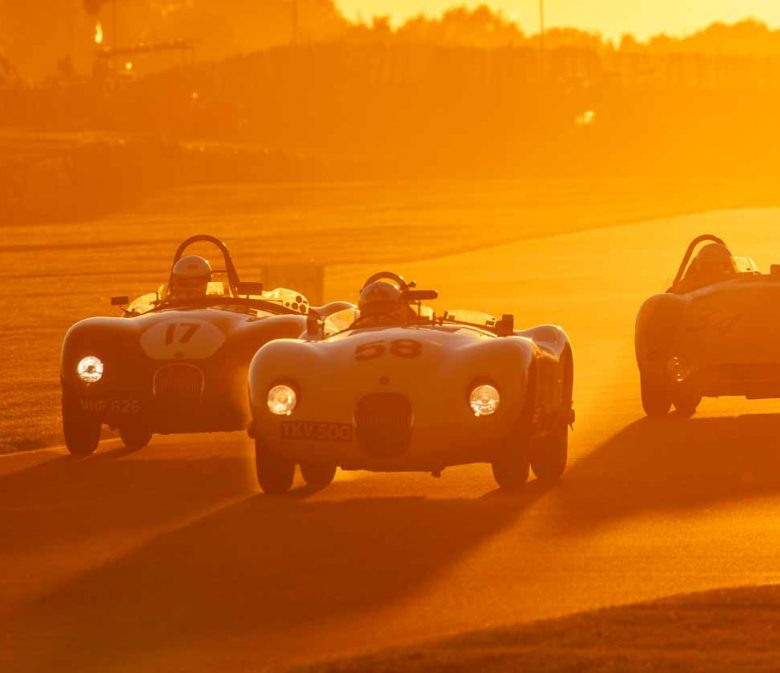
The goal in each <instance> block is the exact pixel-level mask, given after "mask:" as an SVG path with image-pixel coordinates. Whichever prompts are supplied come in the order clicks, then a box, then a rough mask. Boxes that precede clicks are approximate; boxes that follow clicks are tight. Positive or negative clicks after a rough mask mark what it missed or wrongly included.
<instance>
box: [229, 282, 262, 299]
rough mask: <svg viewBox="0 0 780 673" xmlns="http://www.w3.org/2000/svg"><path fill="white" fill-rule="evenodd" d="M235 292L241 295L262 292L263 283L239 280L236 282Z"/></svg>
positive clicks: (246, 295)
mask: <svg viewBox="0 0 780 673" xmlns="http://www.w3.org/2000/svg"><path fill="white" fill-rule="evenodd" d="M236 292H237V293H238V294H239V295H241V296H243V297H248V296H250V295H259V294H263V284H262V283H251V282H247V283H245V282H243V281H241V282H238V283H236Z"/></svg>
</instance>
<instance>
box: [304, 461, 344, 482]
mask: <svg viewBox="0 0 780 673" xmlns="http://www.w3.org/2000/svg"><path fill="white" fill-rule="evenodd" d="M301 476H302V477H303V480H304V481H305V482H306V483H307V484H308V485H309V486H319V487H324V486H327V485H328V484H330V483H331V482H332V481H333V477H335V476H336V466H335V465H323V464H322V463H301Z"/></svg>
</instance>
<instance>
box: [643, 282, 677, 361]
mask: <svg viewBox="0 0 780 673" xmlns="http://www.w3.org/2000/svg"><path fill="white" fill-rule="evenodd" d="M685 307H686V300H685V299H684V298H683V297H680V296H679V295H675V294H658V295H655V296H653V297H650V299H648V300H647V301H646V302H645V303H644V304H643V305H642V307H641V308H640V309H639V313H638V314H637V318H636V326H635V332H634V346H635V351H636V360H637V364H638V365H639V369H640V371H642V372H646V373H653V372H655V371H656V370H659V368H663V366H664V363H665V362H666V361H667V360H668V358H669V357H671V356H672V355H673V354H674V349H675V344H676V343H677V340H678V334H679V329H680V324H681V323H682V318H683V314H684V312H685Z"/></svg>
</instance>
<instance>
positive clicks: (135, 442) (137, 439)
mask: <svg viewBox="0 0 780 673" xmlns="http://www.w3.org/2000/svg"><path fill="white" fill-rule="evenodd" d="M119 437H120V438H121V439H122V442H123V444H124V445H125V446H126V447H127V448H128V449H130V450H131V451H137V450H138V449H143V448H144V447H145V446H146V445H147V444H148V443H149V442H150V441H151V440H152V433H151V432H149V430H147V429H146V428H145V427H144V426H143V425H120V426H119Z"/></svg>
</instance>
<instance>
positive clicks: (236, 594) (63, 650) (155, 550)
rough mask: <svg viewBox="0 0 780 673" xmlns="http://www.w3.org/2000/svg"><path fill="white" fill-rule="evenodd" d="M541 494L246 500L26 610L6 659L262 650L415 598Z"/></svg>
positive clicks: (100, 663)
mask: <svg viewBox="0 0 780 673" xmlns="http://www.w3.org/2000/svg"><path fill="white" fill-rule="evenodd" d="M339 486H340V485H339V484H337V485H335V486H334V488H338V487H339ZM343 486H344V487H345V488H347V487H349V486H350V484H349V483H346V484H343ZM541 494H542V489H540V488H538V487H533V486H532V487H531V488H529V489H528V490H527V491H526V492H525V493H523V494H520V495H518V496H512V497H490V498H478V499H474V500H465V499H458V500H428V499H423V498H408V497H406V498H361V499H354V500H347V501H336V502H316V501H310V500H304V499H301V498H269V497H263V496H251V497H248V498H246V499H244V500H242V501H240V502H238V503H236V504H233V505H231V506H228V507H226V508H224V509H222V510H220V511H218V512H216V513H214V514H212V515H209V516H206V517H204V518H202V519H200V520H198V521H197V522H195V523H193V524H192V525H189V526H186V527H184V528H182V529H179V530H177V531H175V532H173V533H169V534H167V535H163V536H160V537H159V538H157V539H156V540H155V541H153V542H152V543H151V544H149V545H148V546H145V547H143V548H141V549H139V550H137V551H135V552H133V553H131V554H129V555H127V556H125V557H123V558H121V559H118V560H117V561H115V562H113V563H110V564H108V565H106V566H103V567H101V568H99V569H97V570H95V571H92V572H88V573H86V574H84V575H83V576H81V577H78V578H76V579H74V580H72V581H70V582H68V583H67V584H66V585H64V586H62V587H61V588H59V589H58V590H56V591H54V592H53V593H51V594H49V595H46V596H45V597H43V598H41V599H40V600H37V601H35V602H32V603H29V604H27V605H25V606H22V608H21V610H20V611H19V612H17V614H15V615H14V619H13V623H12V624H11V625H9V627H8V631H7V633H6V637H5V638H6V648H10V649H11V650H14V651H17V652H19V658H20V659H26V663H27V664H33V665H29V666H27V667H26V668H25V669H24V670H41V671H44V670H46V671H48V670H79V671H91V670H111V669H112V662H113V665H115V664H116V663H117V662H123V670H125V668H124V667H125V666H126V667H128V668H129V669H133V664H132V662H133V661H134V658H135V657H137V656H142V655H143V656H148V655H149V654H150V653H154V652H155V651H158V650H163V649H166V650H167V649H176V648H177V647H187V646H188V645H187V644H190V645H192V644H193V643H196V642H198V641H199V640H201V639H203V638H210V637H213V636H220V635H230V636H237V635H240V634H242V633H244V632H248V631H251V632H252V633H253V646H256V647H257V648H258V651H259V652H262V651H263V648H264V647H266V646H267V645H272V644H273V643H274V640H275V637H278V635H276V636H275V634H278V630H279V629H285V628H289V627H291V626H294V625H298V624H303V623H305V622H309V623H311V622H320V623H323V622H326V621H328V620H330V619H338V618H343V617H345V616H349V615H350V614H355V613H357V612H358V611H363V610H365V609H368V608H372V607H380V606H383V605H386V604H387V603H389V602H392V601H395V600H398V599H400V598H402V597H403V596H406V595H408V594H410V593H412V592H414V591H415V590H416V589H417V588H419V586H420V585H421V584H422V583H424V582H426V581H429V580H431V579H433V578H435V577H437V576H439V575H440V574H441V572H442V570H443V569H444V568H445V567H446V566H448V565H449V564H451V563H453V562H454V561H455V560H457V559H458V558H459V557H460V556H462V555H463V554H464V553H466V552H467V551H468V550H469V549H471V548H473V547H474V546H475V545H477V544H479V543H480V542H481V541H483V540H485V539H486V538H488V537H489V536H491V535H493V534H495V533H496V532H497V531H499V530H500V529H502V528H504V527H506V526H508V525H510V523H512V522H513V521H514V520H516V519H517V518H518V517H519V516H521V513H522V511H523V509H524V508H525V507H527V506H528V505H529V504H530V503H531V502H532V501H534V500H535V499H536V498H538V497H539V496H540V495H541ZM0 630H2V629H1V628H0ZM31 634H45V639H44V640H41V639H40V638H39V637H38V636H35V635H31ZM255 634H257V635H256V637H255ZM0 641H2V638H0ZM30 657H31V658H30Z"/></svg>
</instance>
